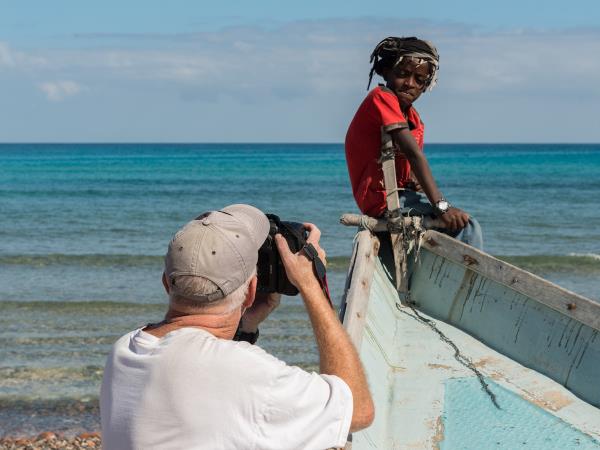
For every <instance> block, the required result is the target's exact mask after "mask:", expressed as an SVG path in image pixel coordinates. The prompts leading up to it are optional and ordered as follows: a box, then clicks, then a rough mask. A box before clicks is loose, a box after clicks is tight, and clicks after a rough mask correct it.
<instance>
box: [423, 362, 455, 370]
mask: <svg viewBox="0 0 600 450" xmlns="http://www.w3.org/2000/svg"><path fill="white" fill-rule="evenodd" d="M427 367H429V368H430V369H446V370H454V368H453V367H452V366H447V365H446V364H434V363H429V364H427Z"/></svg>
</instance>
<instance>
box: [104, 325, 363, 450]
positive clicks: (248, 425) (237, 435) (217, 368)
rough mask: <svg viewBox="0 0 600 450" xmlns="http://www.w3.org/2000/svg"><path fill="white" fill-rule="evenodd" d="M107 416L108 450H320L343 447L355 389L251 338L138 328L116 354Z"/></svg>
mask: <svg viewBox="0 0 600 450" xmlns="http://www.w3.org/2000/svg"><path fill="white" fill-rule="evenodd" d="M100 411H101V416H102V443H103V447H104V448H105V449H106V450H113V449H114V450H126V449H144V450H146V449H161V450H167V449H177V450H182V449H200V448H202V449H211V450H219V449H243V450H246V449H248V450H250V449H277V450H281V449H315V450H317V449H325V448H329V447H343V446H344V445H345V443H346V438H347V435H348V432H349V429H350V422H351V419H352V393H351V392H350V388H349V387H348V385H347V384H346V383H345V382H344V381H342V380H341V379H340V378H338V377H336V376H333V375H319V374H317V373H314V372H313V373H308V372H306V371H304V370H302V369H300V368H298V367H294V366H288V365H286V364H285V363H284V362H282V361H280V360H278V359H277V358H275V357H273V356H271V355H269V354H268V353H267V352H265V351H264V350H262V349H261V348H260V347H257V346H255V345H250V344H248V343H247V342H234V341H229V340H224V339H218V338H216V337H215V336H213V335H212V334H210V333H209V332H207V331H204V330H201V329H199V328H181V329H178V330H175V331H172V332H170V333H168V334H167V335H166V336H164V337H162V338H157V337H155V336H152V335H151V334H149V333H146V332H144V331H142V330H141V329H139V330H136V331H133V332H131V333H129V334H127V335H125V336H123V337H122V338H120V339H119V340H118V341H117V342H116V343H115V345H114V346H113V348H112V351H111V353H110V355H109V357H108V360H107V363H106V367H105V370H104V378H103V381H102V390H101V395H100Z"/></svg>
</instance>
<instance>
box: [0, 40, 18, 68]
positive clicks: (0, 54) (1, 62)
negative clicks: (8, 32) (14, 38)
mask: <svg viewBox="0 0 600 450" xmlns="http://www.w3.org/2000/svg"><path fill="white" fill-rule="evenodd" d="M14 65H15V60H14V58H13V55H12V52H11V51H10V48H9V47H8V45H7V44H6V43H4V42H0V67H2V66H4V67H13V66H14Z"/></svg>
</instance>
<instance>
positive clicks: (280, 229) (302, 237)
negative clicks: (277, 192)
mask: <svg viewBox="0 0 600 450" xmlns="http://www.w3.org/2000/svg"><path fill="white" fill-rule="evenodd" d="M266 216H267V218H268V219H269V224H270V229H269V235H268V236H267V239H266V240H265V243H264V244H263V245H262V247H261V248H260V249H259V250H258V264H257V267H256V273H257V277H258V286H257V290H258V292H265V293H271V292H278V293H280V294H285V295H296V294H298V289H296V287H295V286H294V285H293V284H292V283H291V282H290V280H288V277H287V275H286V273H285V268H284V267H283V262H282V261H281V257H280V255H279V250H277V245H276V244H275V235H276V234H277V233H280V234H281V235H282V236H283V237H284V238H285V240H286V241H287V244H288V246H289V247H290V250H291V251H292V252H293V253H296V252H298V251H299V250H300V249H301V248H302V247H303V246H304V244H305V243H306V239H307V237H308V234H307V232H306V230H305V229H304V225H302V224H301V223H298V222H284V221H282V220H280V219H279V217H278V216H276V215H275V214H266Z"/></svg>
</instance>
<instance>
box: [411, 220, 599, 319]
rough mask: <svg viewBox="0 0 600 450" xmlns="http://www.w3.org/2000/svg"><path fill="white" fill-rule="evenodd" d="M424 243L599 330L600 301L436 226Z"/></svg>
mask: <svg viewBox="0 0 600 450" xmlns="http://www.w3.org/2000/svg"><path fill="white" fill-rule="evenodd" d="M421 246H422V247H423V248H425V249H427V250H428V251H429V252H431V253H433V254H435V255H438V256H441V257H443V258H447V259H448V260H450V261H452V262H453V263H456V264H459V265H461V266H463V267H465V268H467V269H468V270H472V271H473V272H476V273H478V274H480V275H482V276H484V277H487V278H490V279H491V280H493V281H495V282H497V283H499V284H502V285H503V286H506V287H508V288H509V289H512V290H514V291H516V292H518V293H520V294H523V295H525V296H527V297H528V298H530V299H531V300H533V301H535V302H537V303H540V304H542V305H544V306H547V307H549V308H551V309H553V310H555V311H557V312H559V313H561V314H562V315H564V316H566V317H569V318H571V319H574V320H576V321H578V322H580V323H582V324H584V325H587V326H589V327H590V328H592V329H594V330H596V331H600V303H597V302H594V301H593V300H590V299H588V298H586V297H583V296H582V295H579V294H576V293H574V292H572V291H569V290H567V289H565V288H562V287H560V286H558V285H556V284H554V283H552V282H550V281H548V280H545V279H544V278H542V277H540V276H538V275H535V274H533V273H530V272H527V271H526V270H523V269H520V268H519V267H516V266H514V265H512V264H510V263H508V262H506V261H503V260H501V259H498V258H495V257H493V256H491V255H489V254H487V253H484V252H482V251H480V250H478V249H476V248H473V247H471V246H469V245H466V244H464V243H462V242H459V241H457V240H456V239H454V238H452V237H450V236H447V235H445V234H442V233H439V232H437V231H435V230H427V231H426V232H425V233H424V234H423V236H422V238H421ZM417 264H418V262H417ZM540 294H543V295H542V296H540Z"/></svg>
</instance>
